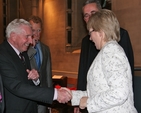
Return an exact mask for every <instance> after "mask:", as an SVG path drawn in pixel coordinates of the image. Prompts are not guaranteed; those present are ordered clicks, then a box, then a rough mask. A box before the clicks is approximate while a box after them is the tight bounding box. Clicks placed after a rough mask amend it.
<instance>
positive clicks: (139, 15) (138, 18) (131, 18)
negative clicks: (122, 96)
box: [112, 0, 141, 67]
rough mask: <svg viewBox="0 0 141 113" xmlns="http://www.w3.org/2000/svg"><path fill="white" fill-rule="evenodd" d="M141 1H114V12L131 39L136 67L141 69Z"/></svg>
mask: <svg viewBox="0 0 141 113" xmlns="http://www.w3.org/2000/svg"><path fill="white" fill-rule="evenodd" d="M140 6H141V1H140V0H134V1H131V0H112V10H113V11H114V12H115V13H116V15H117V17H118V20H119V22H120V25H121V27H123V28H125V29H126V30H127V31H128V33H129V35H130V39H131V43H132V46H133V51H134V60H135V67H141V12H140V11H141V7H140Z"/></svg>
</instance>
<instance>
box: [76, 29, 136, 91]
mask: <svg viewBox="0 0 141 113" xmlns="http://www.w3.org/2000/svg"><path fill="white" fill-rule="evenodd" d="M120 37H121V39H120V41H119V44H120V45H121V46H122V47H123V49H124V51H125V53H126V55H127V58H128V60H129V63H130V66H131V70H132V75H133V76H134V56H133V50H132V45H131V42H130V38H129V35H128V32H127V31H126V30H124V29H122V28H121V29H120ZM89 38H90V36H89V35H87V36H86V37H84V38H83V40H82V45H81V54H80V62H79V70H78V81H77V89H78V90H83V91H85V90H86V84H87V72H88V70H89V67H90V65H91V63H92V61H93V60H94V58H95V57H96V55H97V54H98V52H99V51H98V50H97V49H96V47H95V45H94V43H93V42H92V41H90V39H89Z"/></svg>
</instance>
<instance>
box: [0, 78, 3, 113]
mask: <svg viewBox="0 0 141 113" xmlns="http://www.w3.org/2000/svg"><path fill="white" fill-rule="evenodd" d="M0 94H1V96H2V101H0V113H4V92H3V83H2V78H1V75H0Z"/></svg>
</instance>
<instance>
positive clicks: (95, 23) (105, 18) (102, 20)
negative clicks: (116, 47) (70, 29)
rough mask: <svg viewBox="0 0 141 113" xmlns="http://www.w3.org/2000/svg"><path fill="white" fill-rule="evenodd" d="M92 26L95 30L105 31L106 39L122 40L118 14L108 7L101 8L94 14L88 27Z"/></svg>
mask: <svg viewBox="0 0 141 113" xmlns="http://www.w3.org/2000/svg"><path fill="white" fill-rule="evenodd" d="M90 28H92V29H93V30H94V31H103V32H104V33H105V41H110V40H116V41H117V42H118V41H119V40H120V25H119V22H118V20H117V17H116V15H115V14H114V13H113V12H112V11H111V10H108V9H101V10H100V11H98V12H96V13H95V14H93V15H92V16H91V17H90V19H89V21H88V23H87V29H88V30H89V29H90Z"/></svg>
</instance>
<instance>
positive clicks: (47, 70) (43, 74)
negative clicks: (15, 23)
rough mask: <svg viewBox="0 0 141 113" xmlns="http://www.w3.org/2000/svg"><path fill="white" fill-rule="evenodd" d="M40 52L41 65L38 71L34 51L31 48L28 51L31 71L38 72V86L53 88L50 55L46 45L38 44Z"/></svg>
mask: <svg viewBox="0 0 141 113" xmlns="http://www.w3.org/2000/svg"><path fill="white" fill-rule="evenodd" d="M40 45H41V52H42V63H41V67H40V69H38V68H37V64H36V60H35V58H34V55H35V54H36V50H35V49H34V48H32V47H30V48H29V50H28V56H29V60H30V64H31V68H32V69H36V70H38V72H39V75H40V77H39V79H40V86H43V87H53V86H52V69H51V54H50V49H49V47H48V46H47V45H45V44H43V43H41V42H40Z"/></svg>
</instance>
